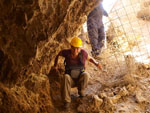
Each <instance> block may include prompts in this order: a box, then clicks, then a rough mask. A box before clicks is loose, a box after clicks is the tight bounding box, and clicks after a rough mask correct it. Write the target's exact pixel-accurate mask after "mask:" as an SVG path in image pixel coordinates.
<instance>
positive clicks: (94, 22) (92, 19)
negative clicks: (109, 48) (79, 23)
mask: <svg viewBox="0 0 150 113" xmlns="http://www.w3.org/2000/svg"><path fill="white" fill-rule="evenodd" d="M102 1H103V0H101V1H100V4H99V5H98V6H97V7H96V8H95V9H94V10H92V11H91V12H90V13H89V15H88V17H87V30H88V35H89V40H90V43H91V46H92V51H91V53H92V56H97V55H99V54H100V52H101V49H102V47H103V45H104V42H103V40H104V39H105V32H104V25H103V20H102V19H103V15H104V16H106V17H108V14H107V12H106V11H105V10H104V8H103V5H102Z"/></svg>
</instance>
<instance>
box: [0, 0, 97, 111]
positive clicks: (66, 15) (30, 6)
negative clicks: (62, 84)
mask: <svg viewBox="0 0 150 113" xmlns="http://www.w3.org/2000/svg"><path fill="white" fill-rule="evenodd" d="M99 1H100V0H92V1H91V0H82V1H81V0H21V1H20V0H0V11H1V13H0V83H1V85H0V110H1V111H0V112H8V113H9V112H12V111H15V112H28V113H30V112H32V113H34V112H35V113H37V112H51V111H52V110H53V104H52V100H51V96H50V88H51V87H50V84H49V81H47V80H48V77H47V76H46V75H47V74H48V73H49V71H50V69H51V67H52V65H53V61H54V58H55V56H56V54H57V53H58V52H59V50H60V49H62V48H65V47H68V45H69V44H68V40H70V38H71V37H73V36H75V35H77V34H78V29H79V28H80V27H81V25H82V24H83V23H84V22H85V21H86V15H87V14H88V13H89V12H90V10H92V9H93V8H94V7H95V6H96V5H97V3H98V2H99ZM38 84H41V86H42V85H43V84H45V85H43V86H42V87H40V86H39V85H38ZM37 86H39V87H37ZM43 87H45V88H44V89H43ZM22 94H23V95H22ZM43 101H44V102H46V103H48V104H46V105H45V104H44V103H42V102H43ZM22 102H23V104H22ZM20 104H21V105H20Z"/></svg>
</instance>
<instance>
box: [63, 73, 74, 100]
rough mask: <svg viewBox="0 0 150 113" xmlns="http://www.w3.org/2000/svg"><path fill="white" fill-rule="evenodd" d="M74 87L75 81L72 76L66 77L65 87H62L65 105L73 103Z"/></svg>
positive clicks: (66, 75)
mask: <svg viewBox="0 0 150 113" xmlns="http://www.w3.org/2000/svg"><path fill="white" fill-rule="evenodd" d="M73 85H74V81H73V80H72V78H71V77H70V75H68V74H65V75H64V81H63V87H62V99H63V101H64V102H65V103H70V102H71V87H72V86H73Z"/></svg>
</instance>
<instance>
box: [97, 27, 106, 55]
mask: <svg viewBox="0 0 150 113" xmlns="http://www.w3.org/2000/svg"><path fill="white" fill-rule="evenodd" d="M104 39H105V31H104V26H101V27H100V28H99V29H98V46H97V47H98V49H99V51H100V52H101V49H102V47H103V46H104Z"/></svg>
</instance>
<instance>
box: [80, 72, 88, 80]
mask: <svg viewBox="0 0 150 113" xmlns="http://www.w3.org/2000/svg"><path fill="white" fill-rule="evenodd" d="M81 77H83V78H84V79H89V74H88V73H87V72H83V73H82V74H81Z"/></svg>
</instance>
